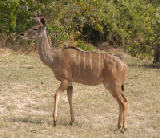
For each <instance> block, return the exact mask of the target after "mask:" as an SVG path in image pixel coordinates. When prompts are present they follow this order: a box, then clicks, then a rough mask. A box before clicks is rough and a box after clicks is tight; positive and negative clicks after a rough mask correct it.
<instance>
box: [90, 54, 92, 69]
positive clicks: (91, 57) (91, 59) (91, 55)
mask: <svg viewBox="0 0 160 138" xmlns="http://www.w3.org/2000/svg"><path fill="white" fill-rule="evenodd" d="M90 66H91V69H92V53H91V52H90Z"/></svg>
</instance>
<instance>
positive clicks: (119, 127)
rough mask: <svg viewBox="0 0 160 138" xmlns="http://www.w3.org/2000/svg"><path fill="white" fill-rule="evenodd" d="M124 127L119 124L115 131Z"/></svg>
mask: <svg viewBox="0 0 160 138" xmlns="http://www.w3.org/2000/svg"><path fill="white" fill-rule="evenodd" d="M121 128H122V127H121V126H118V127H117V128H116V129H115V130H114V131H118V130H120V129H121Z"/></svg>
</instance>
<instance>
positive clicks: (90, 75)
mask: <svg viewBox="0 0 160 138" xmlns="http://www.w3.org/2000/svg"><path fill="white" fill-rule="evenodd" d="M36 23H37V25H36V26H34V27H32V29H29V30H27V31H25V32H24V33H21V35H20V36H21V37H22V38H23V39H34V38H35V39H37V42H38V52H39V56H40V59H41V60H42V62H43V63H44V64H45V65H47V66H48V67H50V68H51V69H52V71H53V73H54V75H55V78H56V79H57V80H59V81H60V82H61V84H60V86H59V88H58V89H57V91H56V93H55V105H54V112H53V121H54V125H55V126H56V118H57V105H58V100H59V97H60V95H61V94H62V93H63V91H64V90H67V94H68V101H69V105H70V113H71V122H70V124H71V125H72V123H73V122H74V114H73V108H72V94H73V86H72V82H77V83H81V84H84V85H90V86H95V85H99V84H104V86H105V87H106V88H107V89H108V90H109V92H110V93H111V94H112V96H113V97H114V98H115V99H116V100H117V102H118V104H119V110H120V111H119V119H118V129H120V128H121V127H122V128H121V131H122V132H124V131H125V130H126V129H127V110H128V100H127V99H126V98H125V97H124V94H123V91H124V86H123V84H124V82H125V80H126V77H127V70H128V67H127V65H126V64H125V63H124V62H123V61H121V60H120V59H119V58H118V57H115V56H112V55H110V54H103V53H92V52H86V51H83V50H81V49H78V48H76V47H73V46H69V47H67V48H64V49H61V50H56V49H52V47H51V46H50V44H49V40H48V35H47V31H46V27H45V19H44V17H36Z"/></svg>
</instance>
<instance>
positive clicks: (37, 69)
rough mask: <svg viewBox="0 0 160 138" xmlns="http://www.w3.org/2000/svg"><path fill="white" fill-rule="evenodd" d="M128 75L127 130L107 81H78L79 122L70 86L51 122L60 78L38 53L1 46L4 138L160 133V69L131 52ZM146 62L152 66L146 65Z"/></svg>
mask: <svg viewBox="0 0 160 138" xmlns="http://www.w3.org/2000/svg"><path fill="white" fill-rule="evenodd" d="M124 60H125V62H126V63H127V64H128V65H129V76H128V79H127V81H126V83H125V95H126V97H127V98H128V101H129V110H128V130H127V131H126V133H125V134H122V133H120V132H119V131H114V130H115V128H116V126H117V121H118V114H119V107H118V104H117V102H116V100H115V99H114V98H113V97H112V96H111V95H110V93H109V92H108V91H107V90H105V89H104V87H103V85H99V86H95V87H89V86H84V85H81V84H75V83H74V84H73V86H74V94H73V107H74V112H75V123H74V124H73V126H70V125H69V122H70V112H69V104H68V98H67V94H66V91H65V92H64V93H63V94H62V95H61V98H60V101H59V105H58V119H57V126H56V127H54V126H53V123H52V113H53V105H54V93H55V90H56V89H57V88H58V86H59V84H60V83H59V82H58V81H57V80H56V79H55V78H54V75H53V73H52V71H51V70H50V69H49V68H48V67H47V66H44V65H43V64H42V63H41V62H40V59H39V57H38V56H37V55H27V56H26V55H23V54H18V53H15V52H13V51H10V50H4V49H3V50H0V138H1V137H2V138H57V137H60V138H64V137H65V138H66V137H68V138H72V137H73V138H106V137H115V138H119V137H122V138H123V137H126V138H130V137H131V138H132V137H133V138H137V137H138V138H146V137H148V138H152V137H154V138H158V137H159V135H160V68H159V69H158V68H152V67H150V66H147V65H149V64H151V63H149V62H144V61H139V60H138V59H137V58H131V57H129V56H126V58H125V59H124ZM146 64H147V65H146Z"/></svg>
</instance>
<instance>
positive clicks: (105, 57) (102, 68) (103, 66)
mask: <svg viewBox="0 0 160 138" xmlns="http://www.w3.org/2000/svg"><path fill="white" fill-rule="evenodd" d="M103 56H104V57H103V58H104V59H103V68H104V62H105V58H106V55H105V54H103ZM103 68H102V70H103Z"/></svg>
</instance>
